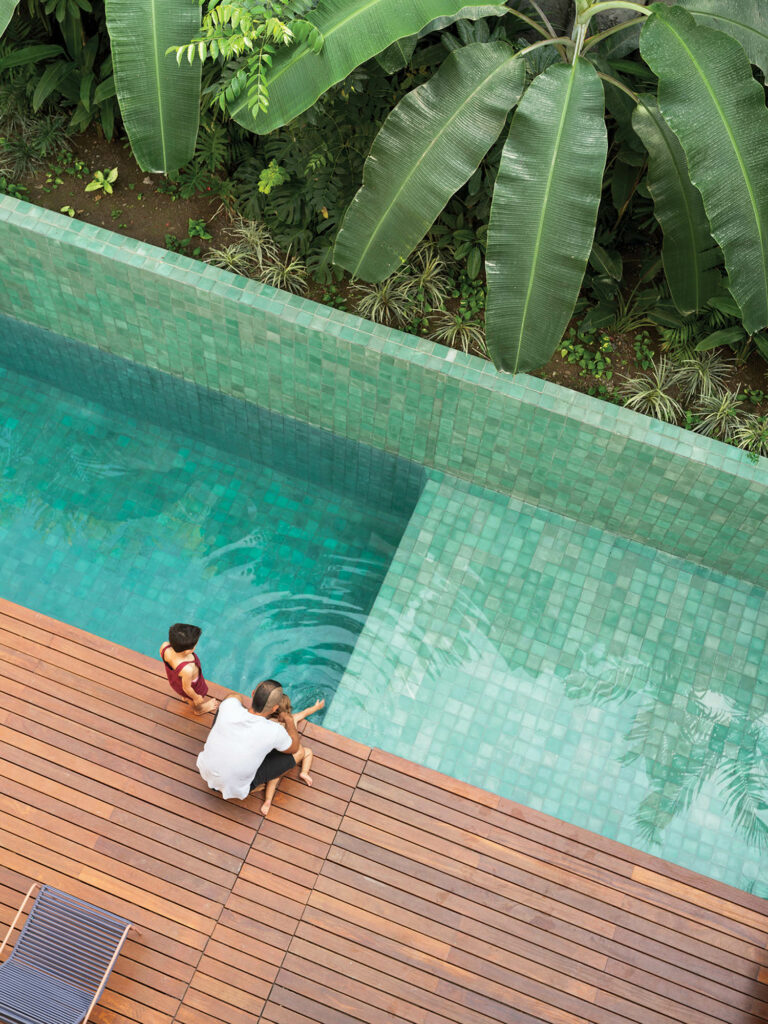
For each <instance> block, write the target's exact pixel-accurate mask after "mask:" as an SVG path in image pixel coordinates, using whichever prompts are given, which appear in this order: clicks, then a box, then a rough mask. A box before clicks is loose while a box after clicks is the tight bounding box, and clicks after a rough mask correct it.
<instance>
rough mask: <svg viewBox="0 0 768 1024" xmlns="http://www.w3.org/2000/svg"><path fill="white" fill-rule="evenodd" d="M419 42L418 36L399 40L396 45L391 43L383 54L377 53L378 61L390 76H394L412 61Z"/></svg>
mask: <svg viewBox="0 0 768 1024" xmlns="http://www.w3.org/2000/svg"><path fill="white" fill-rule="evenodd" d="M418 41H419V37H418V36H417V35H414V36H406V37H405V39H397V40H396V41H395V42H394V43H391V44H390V45H389V46H388V47H387V48H386V50H383V51H382V52H381V53H377V54H376V60H377V61H378V62H379V64H380V65H381V66H382V67H383V68H384V70H385V71H386V72H387V74H388V75H394V74H395V72H397V71H399V70H400V69H401V68H404V67H405V65H406V64H407V63H408V61H409V60H410V59H411V57H412V56H413V51H414V50H415V49H416V43H418Z"/></svg>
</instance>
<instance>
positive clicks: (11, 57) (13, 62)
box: [0, 43, 64, 71]
mask: <svg viewBox="0 0 768 1024" xmlns="http://www.w3.org/2000/svg"><path fill="white" fill-rule="evenodd" d="M60 53H64V51H63V50H62V48H61V47H60V46H57V45H56V44H55V43H54V44H51V43H39V44H38V45H36V46H23V47H22V48H21V49H19V50H11V52H10V53H9V54H6V56H5V57H0V71H4V70H5V69H6V68H19V67H21V66H22V65H24V64H36V63H37V62H38V61H41V60H50V58H51V57H58V56H59V54H60Z"/></svg>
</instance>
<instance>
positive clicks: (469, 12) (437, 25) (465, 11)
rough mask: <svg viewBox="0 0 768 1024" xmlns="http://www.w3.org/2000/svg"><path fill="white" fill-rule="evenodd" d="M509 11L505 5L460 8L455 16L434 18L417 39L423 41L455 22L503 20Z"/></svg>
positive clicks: (447, 15) (448, 15)
mask: <svg viewBox="0 0 768 1024" xmlns="http://www.w3.org/2000/svg"><path fill="white" fill-rule="evenodd" d="M510 13H511V12H510V9H509V8H508V7H507V6H506V5H505V4H484V5H483V6H480V7H462V8H461V10H460V11H457V12H456V14H446V15H445V16H444V17H442V18H435V20H434V21H430V23H429V24H428V25H425V26H424V28H423V29H422V30H421V32H419V38H420V39H423V38H424V36H428V35H429V33H430V32H441V31H442V30H443V29H444V28H448V27H449V25H453V23H454V22H455V21H479V20H480V19H481V18H503V17H504V15H505V14H510Z"/></svg>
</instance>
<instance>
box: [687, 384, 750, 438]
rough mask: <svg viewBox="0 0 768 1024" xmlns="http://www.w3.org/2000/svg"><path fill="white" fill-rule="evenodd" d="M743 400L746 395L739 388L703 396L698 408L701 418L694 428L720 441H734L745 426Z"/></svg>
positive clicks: (697, 411)
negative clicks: (707, 396)
mask: <svg viewBox="0 0 768 1024" xmlns="http://www.w3.org/2000/svg"><path fill="white" fill-rule="evenodd" d="M743 402H744V396H743V395H741V394H740V393H739V391H738V390H736V391H726V392H725V393H724V394H715V395H711V396H710V397H709V398H702V399H701V401H700V402H699V404H698V406H697V408H696V413H697V415H698V416H699V417H700V419H699V422H698V423H697V424H696V426H695V427H694V428H693V429H694V430H695V431H697V432H698V433H699V434H704V436H705V437H714V438H716V439H717V440H718V441H734V440H735V438H736V433H737V431H738V430H739V428H740V427H743V426H744V419H745V416H744V413H743V412H742V409H741V406H742V403H743Z"/></svg>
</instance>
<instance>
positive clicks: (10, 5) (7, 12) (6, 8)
mask: <svg viewBox="0 0 768 1024" xmlns="http://www.w3.org/2000/svg"><path fill="white" fill-rule="evenodd" d="M18 3H19V0H0V36H1V35H2V34H3V32H5V30H6V29H7V28H8V22H9V21H10V20H11V18H12V17H13V12H14V11H15V10H16V8H17V6H18Z"/></svg>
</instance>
